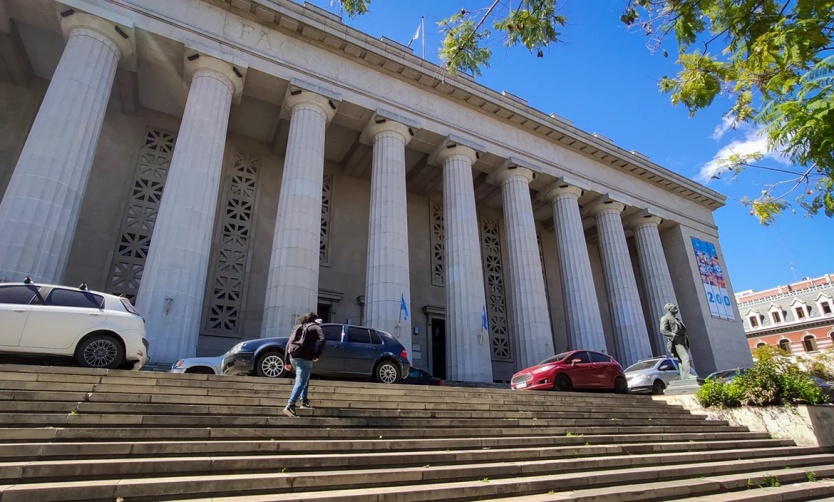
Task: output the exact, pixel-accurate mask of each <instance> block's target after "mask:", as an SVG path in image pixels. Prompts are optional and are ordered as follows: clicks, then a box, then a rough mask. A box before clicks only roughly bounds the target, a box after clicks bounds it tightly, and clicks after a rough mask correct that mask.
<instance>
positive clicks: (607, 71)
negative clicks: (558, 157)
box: [312, 0, 834, 292]
mask: <svg viewBox="0 0 834 502" xmlns="http://www.w3.org/2000/svg"><path fill="white" fill-rule="evenodd" d="M312 3H314V4H316V5H319V6H321V7H325V8H329V9H331V10H333V11H336V12H338V8H337V7H331V5H330V3H331V2H330V0H315V1H313V2H312ZM490 3H491V2H490V1H489V0H422V1H419V2H410V1H404V0H372V2H371V12H370V13H369V14H367V15H365V16H358V17H356V18H354V19H350V18H348V17H347V16H344V17H343V21H344V22H345V23H346V24H348V25H349V26H352V27H354V28H356V29H359V30H361V31H363V32H365V33H368V34H370V35H372V36H375V37H380V36H385V37H388V38H391V39H394V40H397V41H399V42H401V43H407V42H408V41H409V39H410V38H411V37H412V36H413V35H414V33H415V30H416V29H417V27H418V26H419V24H420V17H421V16H425V40H426V59H427V60H429V61H432V62H435V63H438V62H439V60H438V58H437V51H438V50H437V48H438V47H439V45H440V42H441V39H442V37H441V35H440V32H439V30H438V28H437V25H436V23H437V22H438V21H439V20H440V19H442V18H444V17H447V16H448V15H450V14H452V13H453V12H455V11H457V9H459V8H460V7H465V8H466V9H467V10H476V9H482V8H484V7H486V6H488V5H489V4H490ZM506 3H508V2H506ZM560 3H561V4H564V5H563V6H562V7H561V10H560V12H561V13H562V14H564V15H566V16H567V17H568V24H567V26H565V27H564V29H563V30H562V39H563V40H564V42H563V43H561V44H557V45H555V46H552V47H550V48H548V49H546V50H545V51H544V57H543V58H536V57H535V56H534V55H532V54H530V53H529V52H528V51H526V50H525V49H523V48H521V49H519V48H516V49H506V48H505V47H503V46H502V45H500V43H498V42H496V44H497V45H495V46H492V50H493V57H492V60H491V62H490V67H489V68H486V69H484V70H483V75H482V76H481V77H478V79H477V81H478V82H480V83H481V84H483V85H486V86H487V87H490V88H492V89H495V90H497V91H503V90H506V91H507V92H511V93H513V94H515V95H517V96H519V97H521V98H523V99H526V100H527V101H528V103H529V104H530V106H532V107H534V108H537V109H539V110H541V111H543V112H546V113H557V114H559V115H561V116H563V117H565V118H567V119H569V120H571V121H573V122H574V124H575V125H576V126H577V127H579V128H581V129H583V130H585V131H587V132H589V133H593V132H598V133H600V134H602V135H604V136H607V137H609V138H611V139H612V140H614V142H615V143H616V144H617V145H619V146H621V147H623V148H625V149H628V150H637V151H639V152H641V153H643V154H645V155H648V156H649V157H650V158H651V160H653V161H654V162H656V163H658V164H660V165H662V166H664V167H666V168H668V169H670V170H672V171H675V172H677V173H679V174H681V175H683V176H686V177H687V178H690V179H697V178H698V176H699V173H700V172H701V170H702V168H703V167H704V166H706V165H708V164H709V163H710V161H712V160H713V159H715V158H717V156H720V153H721V151H722V149H724V151H726V148H728V147H730V146H732V147H733V148H736V149H743V148H745V147H746V145H749V144H751V143H753V142H755V141H756V140H757V138H756V135H755V132H754V131H751V130H747V131H744V130H726V131H725V129H726V128H725V127H722V124H723V122H724V121H723V120H722V115H723V112H724V111H725V110H726V108H728V106H727V103H729V102H728V101H720V100H717V101H716V103H715V105H714V106H713V107H712V108H710V109H708V110H704V111H701V112H699V113H698V114H697V115H696V116H695V117H694V118H690V117H689V113H688V111H687V110H686V109H685V108H683V107H673V106H672V105H671V103H670V102H669V96H668V95H664V94H661V93H660V92H659V91H658V89H657V81H658V80H659V79H660V78H661V77H662V76H663V75H670V76H671V75H673V74H675V73H676V65H675V57H674V53H673V49H674V46H670V47H669V54H670V55H669V57H668V58H664V57H663V56H662V55H661V54H654V55H653V54H651V53H650V51H649V50H648V48H647V47H646V37H645V36H644V35H642V34H641V33H639V32H636V31H631V30H628V29H626V27H625V26H624V25H623V24H622V23H621V22H620V21H619V18H620V15H621V14H622V8H623V5H624V4H625V0H593V1H588V0H569V1H568V2H560ZM412 47H413V48H414V51H415V54H417V55H420V53H421V43H420V40H417V41H415V42H414V43H413V44H412ZM722 131H723V133H722ZM769 162H770V163H771V165H774V166H777V167H780V164H779V162H778V161H776V160H769ZM775 179H776V178H774V177H773V175H772V174H768V173H766V172H764V171H755V170H748V171H746V172H745V173H743V174H742V175H741V176H740V177H739V178H738V179H737V180H736V181H733V182H729V181H727V180H724V179H719V180H713V181H710V182H709V183H708V185H707V186H708V187H710V188H712V189H713V190H716V191H718V192H720V193H722V194H724V195H726V196H727V203H726V206H725V207H723V208H721V209H719V210H717V211H715V213H714V214H715V220H716V223H717V224H718V229H719V234H720V239H721V240H720V242H721V247H722V249H723V252H724V258H725V261H726V267H727V271H728V272H729V274H730V279H731V281H732V285H733V289H734V290H735V291H737V292H738V291H742V290H746V289H755V290H761V289H766V288H769V287H773V286H776V285H780V284H789V283H791V282H794V281H795V280H798V279H801V278H803V277H816V276H820V275H823V274H826V273H834V259H832V258H831V255H832V253H831V242H832V240H834V239H832V235H834V232H832V230H834V221H832V219H830V218H826V217H825V216H817V217H814V218H806V217H804V215H803V211H802V210H801V209H798V210H797V214H796V215H794V214H785V215H783V216H781V217H779V218H778V219H777V221H776V223H775V224H773V225H771V226H770V227H762V226H761V225H760V224H759V223H758V220H756V219H755V218H754V217H753V216H750V214H749V209H747V208H745V207H743V206H742V205H741V204H739V203H738V199H740V198H741V197H744V196H750V197H755V196H756V195H757V194H758V193H760V192H761V190H762V185H763V184H764V183H768V182H773V181H774V180H775ZM826 236H827V237H826Z"/></svg>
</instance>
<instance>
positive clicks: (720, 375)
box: [707, 369, 744, 379]
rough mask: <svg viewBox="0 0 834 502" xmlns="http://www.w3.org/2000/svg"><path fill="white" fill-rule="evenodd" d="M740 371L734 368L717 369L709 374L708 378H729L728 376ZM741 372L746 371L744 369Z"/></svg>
mask: <svg viewBox="0 0 834 502" xmlns="http://www.w3.org/2000/svg"><path fill="white" fill-rule="evenodd" d="M738 372H739V370H738V369H732V370H721V371H716V372H715V373H711V374H710V375H708V376H707V378H708V379H712V378H727V377H732V376H736V374H737V373H738ZM741 373H744V371H743V370H742V371H741Z"/></svg>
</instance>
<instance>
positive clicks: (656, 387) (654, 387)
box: [652, 380, 666, 396]
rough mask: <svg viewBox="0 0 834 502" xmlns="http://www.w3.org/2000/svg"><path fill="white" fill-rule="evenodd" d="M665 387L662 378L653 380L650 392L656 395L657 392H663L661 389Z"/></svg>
mask: <svg viewBox="0 0 834 502" xmlns="http://www.w3.org/2000/svg"><path fill="white" fill-rule="evenodd" d="M665 388H666V384H665V383H663V380H655V381H654V383H653V384H652V394H653V395H655V396H657V395H659V394H663V390H664V389H665Z"/></svg>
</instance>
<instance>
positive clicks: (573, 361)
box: [570, 359, 582, 366]
mask: <svg viewBox="0 0 834 502" xmlns="http://www.w3.org/2000/svg"><path fill="white" fill-rule="evenodd" d="M581 362H582V361H580V360H579V359H571V362H570V365H571V366H576V363H581Z"/></svg>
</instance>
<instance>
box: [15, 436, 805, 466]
mask: <svg viewBox="0 0 834 502" xmlns="http://www.w3.org/2000/svg"><path fill="white" fill-rule="evenodd" d="M756 436H758V438H756ZM692 437H697V436H687V435H682V434H674V435H663V434H653V435H643V436H629V435H611V436H587V437H583V436H527V437H498V438H476V437H469V438H451V439H426V440H422V439H402V440H390V439H368V440H317V441H314V442H310V441H295V440H287V441H268V440H261V441H223V440H217V441H199V440H193V441H136V442H133V441H130V442H128V441H125V442H66V443H7V444H0V459H3V460H5V461H15V460H16V461H24V460H25V461H31V460H40V459H78V458H93V459H95V458H107V457H110V456H119V457H131V458H133V457H162V456H167V457H170V456H179V455H188V454H193V455H214V456H218V455H251V454H264V453H269V454H275V453H281V454H285V455H289V454H309V453H318V452H330V453H334V454H335V453H368V452H399V454H402V453H405V452H422V451H426V450H442V451H450V452H454V451H459V450H465V449H474V450H504V449H517V448H570V449H576V448H580V447H585V448H587V447H594V446H605V447H612V448H619V449H621V450H622V451H624V452H626V453H628V454H631V455H636V454H641V453H657V452H663V451H679V450H681V449H684V450H686V451H689V450H691V451H700V450H709V449H728V448H731V447H734V446H735V447H738V448H773V447H777V446H793V442H792V441H790V440H786V439H769V438H767V435H766V434H761V433H759V434H751V433H727V434H724V433H722V434H708V435H704V437H697V439H691V438H692Z"/></svg>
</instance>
